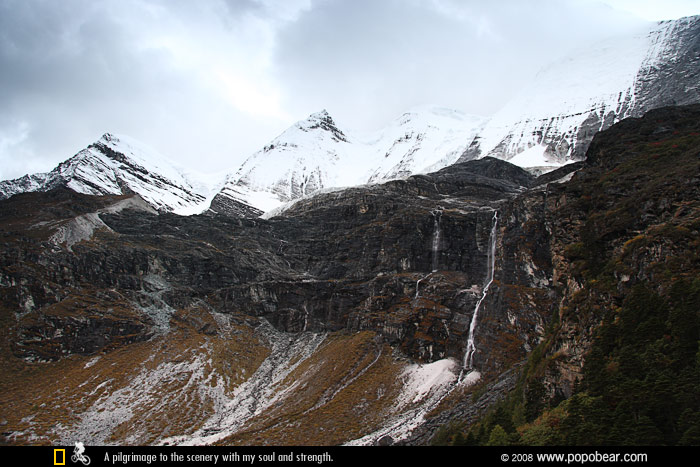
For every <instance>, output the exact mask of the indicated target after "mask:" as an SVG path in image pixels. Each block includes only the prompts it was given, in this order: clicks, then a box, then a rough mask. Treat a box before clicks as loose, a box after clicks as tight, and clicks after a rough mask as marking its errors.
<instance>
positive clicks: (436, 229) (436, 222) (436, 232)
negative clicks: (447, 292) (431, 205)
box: [415, 208, 442, 298]
mask: <svg viewBox="0 0 700 467" xmlns="http://www.w3.org/2000/svg"><path fill="white" fill-rule="evenodd" d="M431 213H432V215H433V244H432V254H433V255H432V271H431V272H430V274H428V275H426V276H423V277H421V278H420V279H418V280H417V281H416V296H415V298H418V293H419V289H418V287H419V286H420V283H421V281H422V280H424V279H427V278H429V277H430V276H432V275H433V273H436V272H437V270H438V264H439V263H438V260H439V256H438V255H439V250H440V218H441V217H442V209H441V208H438V209H436V210H435V211H432V212H431Z"/></svg>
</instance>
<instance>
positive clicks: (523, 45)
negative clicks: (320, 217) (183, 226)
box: [0, 0, 700, 179]
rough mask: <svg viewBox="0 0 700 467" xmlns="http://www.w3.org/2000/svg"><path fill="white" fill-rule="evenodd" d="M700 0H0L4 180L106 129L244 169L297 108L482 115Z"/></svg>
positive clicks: (355, 117) (360, 121)
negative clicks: (570, 61)
mask: <svg viewBox="0 0 700 467" xmlns="http://www.w3.org/2000/svg"><path fill="white" fill-rule="evenodd" d="M699 13H700V7H698V2H697V0H693V1H682V0H679V1H670V0H665V1H661V0H657V1H652V0H648V1H644V0H601V1H598V0H490V1H483V0H478V1H477V0H473V1H472V0H461V1H460V0H198V1H190V0H105V1H98V0H0V179H9V178H14V177H18V176H21V175H24V174H25V173H28V172H29V173H33V172H38V171H48V170H51V169H52V168H53V167H54V166H55V165H56V164H57V163H58V162H60V161H62V160H65V159H67V158H68V157H70V156H72V155H73V154H75V153H76V152H77V151H79V150H80V149H82V148H84V147H85V146H87V145H88V144H90V143H92V142H94V141H96V140H97V139H98V138H99V137H100V136H101V135H102V134H103V133H105V132H113V133H121V134H126V135H129V136H131V137H133V138H136V139H138V140H141V141H142V142H144V143H146V144H148V145H150V146H152V147H153V148H155V149H156V150H158V151H159V152H160V153H162V154H163V155H165V156H167V157H169V158H171V159H173V160H175V161H177V162H178V163H180V164H182V165H184V166H188V167H192V168H194V169H197V170H200V171H204V172H212V171H221V170H230V169H234V168H236V166H237V165H238V164H240V163H241V162H242V160H244V159H245V158H246V157H247V156H248V155H250V154H251V153H252V152H254V151H256V150H258V149H260V148H261V147H262V146H264V145H265V144H266V143H267V142H269V141H270V140H271V139H272V138H274V137H275V136H277V135H278V134H279V133H281V132H282V131H283V130H284V129H285V128H287V127H288V126H289V125H291V124H293V123H294V122H295V121H297V120H301V119H303V118H306V116H308V115H309V114H311V113H313V112H316V111H319V110H321V109H327V110H328V111H329V112H330V114H331V115H332V116H333V117H334V118H335V120H336V121H337V122H338V123H339V125H340V126H341V128H347V129H354V130H369V129H375V128H380V127H382V126H384V125H385V124H386V123H387V122H388V121H389V120H391V119H393V118H395V117H397V116H398V115H400V114H401V112H403V111H405V110H407V109H409V108H411V107H414V106H418V105H426V104H430V105H440V106H445V107H451V108H455V109H458V110H462V111H464V112H467V113H472V114H478V115H485V116H488V115H491V114H493V113H494V112H495V111H497V110H498V109H499V108H500V107H501V106H503V105H504V104H505V103H506V102H507V100H508V99H509V98H510V97H511V96H512V95H513V94H514V93H515V92H517V90H518V89H519V87H520V86H521V85H522V83H524V80H526V79H528V78H529V77H531V76H532V75H534V74H535V73H536V71H537V70H538V69H539V68H540V67H541V66H543V65H544V64H546V63H547V62H549V61H551V60H552V59H554V58H556V57H558V56H561V55H563V54H565V53H567V51H570V50H572V49H574V48H577V47H580V46H581V45H582V44H586V43H587V42H590V41H594V40H597V39H600V38H603V37H608V36H611V35H614V34H621V33H625V32H629V31H632V30H634V29H635V28H639V27H640V25H642V24H643V23H645V22H648V21H654V20H662V19H675V18H678V17H681V16H686V15H691V14H699Z"/></svg>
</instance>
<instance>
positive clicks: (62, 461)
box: [53, 449, 66, 465]
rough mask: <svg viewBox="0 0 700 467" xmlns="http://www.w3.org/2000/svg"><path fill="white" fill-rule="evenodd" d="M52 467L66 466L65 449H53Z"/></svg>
mask: <svg viewBox="0 0 700 467" xmlns="http://www.w3.org/2000/svg"><path fill="white" fill-rule="evenodd" d="M53 465H66V450H65V449H54V450H53Z"/></svg>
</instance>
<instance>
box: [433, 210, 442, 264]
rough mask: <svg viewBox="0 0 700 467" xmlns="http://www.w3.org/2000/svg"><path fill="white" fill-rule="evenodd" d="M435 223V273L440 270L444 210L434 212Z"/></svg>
mask: <svg viewBox="0 0 700 467" xmlns="http://www.w3.org/2000/svg"><path fill="white" fill-rule="evenodd" d="M432 214H433V219H434V220H435V221H434V226H433V269H432V270H433V272H437V270H438V259H439V257H438V254H439V253H438V250H439V249H440V217H442V210H441V209H437V210H435V211H433V212H432Z"/></svg>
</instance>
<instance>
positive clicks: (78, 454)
mask: <svg viewBox="0 0 700 467" xmlns="http://www.w3.org/2000/svg"><path fill="white" fill-rule="evenodd" d="M84 452H85V446H84V445H83V443H81V442H76V443H75V449H73V455H72V456H70V460H72V461H73V463H75V464H77V463H78V462H79V461H80V462H82V463H83V465H90V458H89V457H88V456H86V455H85V454H83V453H84Z"/></svg>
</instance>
